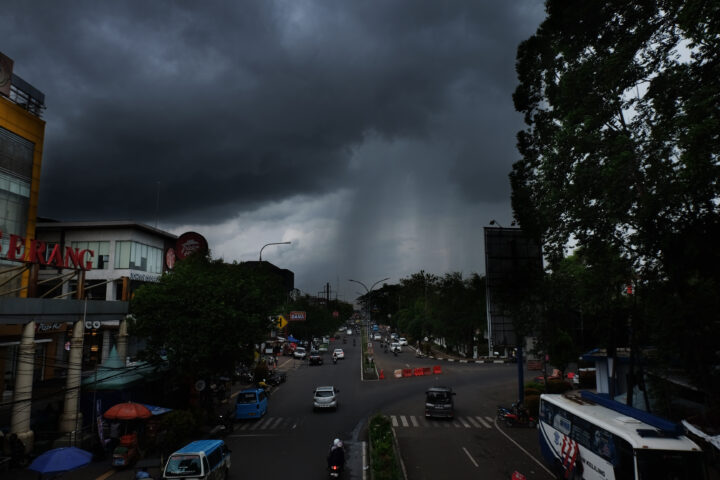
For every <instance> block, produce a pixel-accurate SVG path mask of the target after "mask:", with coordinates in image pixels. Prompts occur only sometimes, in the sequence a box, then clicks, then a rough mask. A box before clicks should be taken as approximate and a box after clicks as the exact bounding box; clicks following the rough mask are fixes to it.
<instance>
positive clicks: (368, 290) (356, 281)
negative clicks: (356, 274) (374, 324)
mask: <svg viewBox="0 0 720 480" xmlns="http://www.w3.org/2000/svg"><path fill="white" fill-rule="evenodd" d="M385 280H390V277H386V278H383V279H382V280H378V281H377V282H375V283H373V284H372V286H371V287H370V288H368V287H367V286H365V284H364V283H362V282H361V281H359V280H353V279H352V278H348V282H355V283H359V284H360V285H362V286H363V288H364V289H365V293H366V294H367V296H368V303H370V308H369V309H368V311H369V312H370V321H372V302H371V300H372V298H371V297H370V292H372V289H373V288H375V285H377V284H378V283H380V282H384V281H385Z"/></svg>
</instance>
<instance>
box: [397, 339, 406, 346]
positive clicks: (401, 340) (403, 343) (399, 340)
mask: <svg viewBox="0 0 720 480" xmlns="http://www.w3.org/2000/svg"><path fill="white" fill-rule="evenodd" d="M397 343H399V344H400V345H407V344H408V343H407V340H406V339H405V337H400V338H398V341H397Z"/></svg>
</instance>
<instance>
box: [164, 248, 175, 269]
mask: <svg viewBox="0 0 720 480" xmlns="http://www.w3.org/2000/svg"><path fill="white" fill-rule="evenodd" d="M165 266H166V267H167V268H168V270H172V269H173V268H175V249H174V248H172V247H170V248H168V249H167V251H166V252H165Z"/></svg>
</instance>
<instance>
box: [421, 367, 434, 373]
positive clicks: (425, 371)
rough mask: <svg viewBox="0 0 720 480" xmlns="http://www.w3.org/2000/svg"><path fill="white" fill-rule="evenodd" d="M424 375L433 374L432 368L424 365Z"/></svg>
mask: <svg viewBox="0 0 720 480" xmlns="http://www.w3.org/2000/svg"><path fill="white" fill-rule="evenodd" d="M423 375H432V368H430V367H423Z"/></svg>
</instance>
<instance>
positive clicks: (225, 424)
mask: <svg viewBox="0 0 720 480" xmlns="http://www.w3.org/2000/svg"><path fill="white" fill-rule="evenodd" d="M234 413H235V412H232V411H228V412H225V413H221V414H220V415H218V418H217V423H218V427H220V429H219V430H220V432H222V433H223V434H224V435H227V434H228V433H232V431H233V430H234V429H235V415H234Z"/></svg>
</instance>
